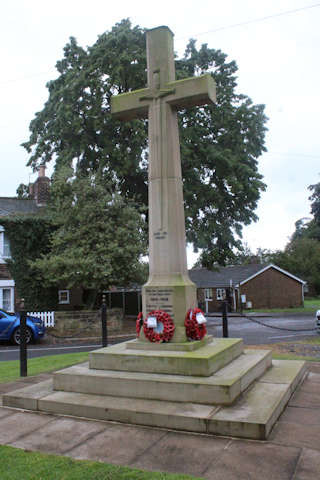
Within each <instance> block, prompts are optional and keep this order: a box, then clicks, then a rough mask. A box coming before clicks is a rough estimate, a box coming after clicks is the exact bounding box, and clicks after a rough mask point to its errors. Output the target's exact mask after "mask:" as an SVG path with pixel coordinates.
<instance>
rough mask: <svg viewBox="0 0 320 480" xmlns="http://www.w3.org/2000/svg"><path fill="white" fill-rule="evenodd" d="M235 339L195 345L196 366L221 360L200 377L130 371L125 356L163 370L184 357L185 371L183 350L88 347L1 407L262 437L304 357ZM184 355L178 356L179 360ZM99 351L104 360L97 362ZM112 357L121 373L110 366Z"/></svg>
mask: <svg viewBox="0 0 320 480" xmlns="http://www.w3.org/2000/svg"><path fill="white" fill-rule="evenodd" d="M226 340H228V341H227V342H226ZM235 340H237V339H221V340H220V339H219V340H217V339H216V340H214V341H213V342H212V344H210V345H206V346H203V347H201V348H200V349H198V350H196V352H197V355H196V356H195V358H196V361H195V363H199V364H200V365H202V366H203V365H204V366H206V368H208V365H210V368H209V370H210V369H211V368H212V367H211V364H212V363H214V358H215V359H216V361H217V363H218V364H220V363H221V356H222V357H223V358H228V361H227V362H226V363H224V365H223V366H221V367H219V368H217V369H216V370H215V369H214V372H213V373H210V374H209V375H204V374H203V371H205V370H206V368H202V369H200V371H201V372H202V373H201V374H200V375H198V374H196V375H195V374H194V373H193V371H191V374H188V373H187V374H182V373H181V371H180V372H179V373H178V374H177V373H171V372H165V373H162V372H157V371H156V372H155V373H154V372H153V373H150V372H146V371H144V370H143V371H138V370H137V369H136V370H133V369H131V360H132V357H131V356H132V355H136V356H137V357H138V359H139V360H138V361H137V362H133V363H135V366H137V365H138V366H140V365H143V364H142V363H140V360H141V357H143V358H144V361H146V362H149V363H152V362H154V365H156V368H157V369H158V368H160V367H159V365H160V361H163V363H164V369H165V370H168V365H170V362H172V364H173V365H175V368H176V365H177V364H178V365H179V366H181V364H183V363H184V362H185V366H184V368H183V369H182V370H187V369H188V366H190V365H191V366H193V362H191V363H190V362H189V357H188V355H190V353H192V354H194V353H195V352H179V351H176V352H165V354H162V353H163V352H161V355H159V353H160V352H159V351H151V352H150V351H149V350H147V351H144V350H138V351H136V352H133V351H131V353H129V354H128V351H129V352H130V348H128V345H126V344H121V345H116V346H114V347H117V348H114V347H109V348H106V349H100V350H97V351H95V352H92V354H91V356H90V363H89V364H88V363H85V364H81V365H75V366H73V367H70V368H66V369H64V370H61V371H59V372H56V373H55V374H54V377H53V380H50V381H45V382H42V383H39V384H37V385H32V386H30V387H26V388H24V389H22V390H18V391H15V392H11V393H8V394H5V395H4V396H3V404H4V405H6V406H8V407H17V408H24V409H29V410H35V411H42V412H48V413H56V414H62V415H73V416H81V417H87V418H92V419H98V420H112V421H118V422H124V423H131V424H137V425H148V426H151V427H163V428H169V429H177V430H187V431H192V432H201V433H207V434H208V433H209V434H219V435H230V436H236V437H244V438H252V439H266V438H267V436H268V434H269V432H270V430H271V428H272V426H273V425H274V423H275V422H276V421H277V419H278V417H279V415H280V414H281V412H282V411H283V409H284V408H285V406H286V404H287V402H288V401H289V398H290V396H291V394H292V393H293V391H294V389H295V388H296V386H297V384H298V383H299V382H300V381H301V380H302V377H303V375H304V372H305V362H300V361H284V360H283V361H279V360H278V361H276V360H274V361H273V362H272V360H271V352H269V351H268V350H243V348H242V345H243V344H242V341H240V343H239V340H238V341H235ZM219 344H220V345H219ZM218 345H219V348H218ZM109 352H110V353H109ZM120 352H122V354H121V353H120ZM221 352H224V353H223V355H222V353H221ZM146 353H148V354H149V355H148V356H147V358H145V357H144V356H145V354H146ZM173 353H175V355H173ZM128 355H129V357H128ZM184 355H185V356H186V358H185V360H181V358H183V356H184ZM102 356H104V357H106V358H105V359H104V361H102ZM115 357H116V358H117V359H118V364H117V366H118V367H119V364H120V365H121V367H122V370H120V369H117V370H116V369H110V368H109V367H110V364H111V365H113V364H114V362H115ZM192 358H194V357H193V356H192ZM208 358H209V359H210V361H209V362H208ZM177 359H179V361H178V363H177ZM222 363H223V362H222ZM97 364H98V365H99V366H100V367H99V368H98V369H97V368H96V365H97ZM101 365H102V368H101ZM175 368H174V369H175ZM143 369H144V367H143ZM191 370H192V369H191Z"/></svg>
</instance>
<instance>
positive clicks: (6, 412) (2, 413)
mask: <svg viewBox="0 0 320 480" xmlns="http://www.w3.org/2000/svg"><path fill="white" fill-rule="evenodd" d="M16 413H17V412H16V410H10V409H9V408H0V418H3V417H9V416H10V415H15V414H16Z"/></svg>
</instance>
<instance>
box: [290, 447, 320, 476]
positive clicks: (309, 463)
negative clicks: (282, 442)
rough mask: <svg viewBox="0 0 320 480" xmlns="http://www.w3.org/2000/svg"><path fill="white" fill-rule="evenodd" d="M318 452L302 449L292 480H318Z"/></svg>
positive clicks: (319, 466) (319, 454)
mask: <svg viewBox="0 0 320 480" xmlns="http://www.w3.org/2000/svg"><path fill="white" fill-rule="evenodd" d="M319 477H320V452H319V451H317V450H311V449H309V448H304V449H303V450H302V454H301V457H300V460H299V463H298V466H297V470H296V473H295V476H294V480H319Z"/></svg>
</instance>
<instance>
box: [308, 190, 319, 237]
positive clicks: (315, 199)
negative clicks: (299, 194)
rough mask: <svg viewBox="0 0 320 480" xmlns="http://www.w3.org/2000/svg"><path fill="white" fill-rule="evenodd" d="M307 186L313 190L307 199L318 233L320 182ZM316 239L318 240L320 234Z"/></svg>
mask: <svg viewBox="0 0 320 480" xmlns="http://www.w3.org/2000/svg"><path fill="white" fill-rule="evenodd" d="M308 188H309V190H310V191H311V192H313V193H312V195H311V196H310V197H309V200H310V201H311V213H312V215H313V217H314V221H315V223H316V225H317V226H318V227H319V231H318V233H320V182H319V183H316V184H315V185H310V186H309V187H308ZM318 239H319V240H320V234H319V237H318Z"/></svg>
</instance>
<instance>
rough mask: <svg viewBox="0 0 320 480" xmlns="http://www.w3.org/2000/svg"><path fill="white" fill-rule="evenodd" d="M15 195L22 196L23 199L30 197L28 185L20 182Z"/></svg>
mask: <svg viewBox="0 0 320 480" xmlns="http://www.w3.org/2000/svg"><path fill="white" fill-rule="evenodd" d="M16 193H17V197H18V198H22V199H23V198H24V199H29V198H30V193H29V187H28V185H25V184H24V183H20V185H19V187H18V188H17V190H16Z"/></svg>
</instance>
